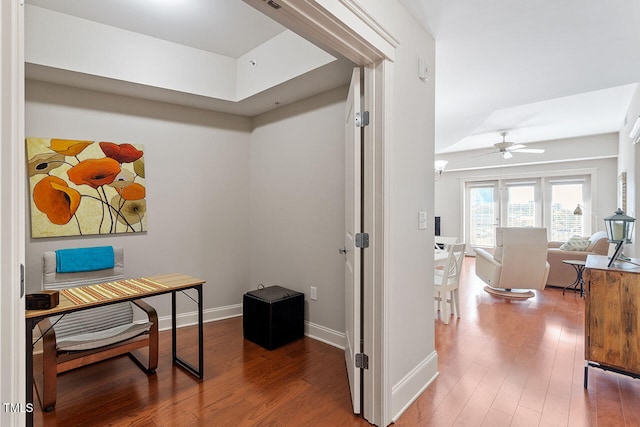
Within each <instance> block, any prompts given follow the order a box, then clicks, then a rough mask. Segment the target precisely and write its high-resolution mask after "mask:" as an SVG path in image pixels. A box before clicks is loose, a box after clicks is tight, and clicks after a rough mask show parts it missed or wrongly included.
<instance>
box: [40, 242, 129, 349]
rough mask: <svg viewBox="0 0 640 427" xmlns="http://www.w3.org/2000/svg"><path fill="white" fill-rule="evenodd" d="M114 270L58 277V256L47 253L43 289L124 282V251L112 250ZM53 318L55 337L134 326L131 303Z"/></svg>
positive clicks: (43, 265)
mask: <svg viewBox="0 0 640 427" xmlns="http://www.w3.org/2000/svg"><path fill="white" fill-rule="evenodd" d="M113 255H114V266H113V268H107V269H103V270H93V271H83V272H78V273H58V272H57V271H56V253H55V252H53V251H52V252H45V253H44V255H43V260H42V286H43V289H55V290H62V289H67V288H73V287H77V286H84V285H94V284H97V283H105V282H112V281H116V280H122V279H124V277H125V276H124V249H123V248H122V247H119V246H114V247H113ZM58 318H59V316H57V317H52V318H51V323H52V324H54V329H55V331H56V336H57V337H58V338H63V337H65V336H71V335H78V334H86V333H94V332H99V331H102V330H104V329H108V328H113V327H117V326H121V325H126V324H130V323H132V322H133V308H132V306H131V303H129V302H125V303H121V304H112V305H108V306H104V307H97V308H92V309H89V310H84V311H80V312H77V313H69V314H66V315H65V316H64V317H62V319H60V320H58V321H57V323H56V320H57V319H58Z"/></svg>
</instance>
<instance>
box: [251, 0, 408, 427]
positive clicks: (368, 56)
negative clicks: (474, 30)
mask: <svg viewBox="0 0 640 427" xmlns="http://www.w3.org/2000/svg"><path fill="white" fill-rule="evenodd" d="M244 1H245V2H246V3H247V4H249V5H251V6H252V7H254V8H256V9H258V10H260V11H261V12H263V13H264V14H265V15H267V16H269V17H271V18H272V19H274V20H275V21H277V22H279V23H280V24H282V25H284V26H285V27H287V28H288V29H290V30H292V31H294V32H296V33H298V34H299V35H301V36H302V37H304V38H306V39H308V40H310V41H311V42H312V43H314V44H316V45H317V46H318V47H320V48H322V49H324V50H326V51H328V52H329V53H335V54H338V55H341V56H343V57H345V58H347V59H349V60H350V61H352V62H353V63H354V64H355V65H356V66H361V67H363V68H364V88H365V89H364V93H365V95H364V109H365V111H369V126H367V127H365V136H364V138H365V144H366V149H365V153H364V157H363V180H364V191H363V204H362V209H363V211H364V218H363V228H364V230H365V232H367V233H369V248H368V249H367V250H365V251H364V254H363V262H364V269H363V278H364V288H363V293H364V298H363V303H362V310H363V318H362V319H363V320H362V322H363V339H364V352H365V354H367V355H368V356H369V369H366V370H364V371H363V375H362V377H363V381H364V387H363V400H362V403H363V408H362V409H363V412H362V415H363V416H364V418H365V419H366V420H367V421H369V422H370V423H372V424H375V425H388V424H389V423H390V422H391V421H392V420H391V418H390V413H391V408H390V404H391V386H390V384H389V382H388V381H387V377H388V373H389V372H390V369H389V357H388V355H389V353H390V349H389V348H388V339H387V337H388V336H389V335H388V328H389V324H390V322H389V316H390V312H391V311H390V301H389V298H386V297H385V296H386V294H387V292H386V289H385V284H386V283H389V279H388V274H389V267H388V262H389V258H388V256H387V254H389V252H390V250H389V241H388V239H387V238H385V237H386V236H388V235H389V221H388V218H389V212H390V204H389V201H388V197H387V194H389V188H390V183H389V175H388V172H387V171H388V170H389V158H390V155H389V145H388V141H389V140H390V137H389V135H390V131H391V129H390V124H389V122H388V120H387V117H390V115H391V112H392V111H391V99H392V92H391V89H392V87H393V84H392V81H393V61H394V59H395V50H396V48H397V47H398V45H399V41H398V40H397V39H396V38H395V37H394V36H393V35H392V34H391V33H390V32H389V31H388V30H387V29H386V28H385V27H384V26H383V25H382V24H380V22H379V21H378V20H377V19H376V18H375V17H374V16H372V15H371V14H369V13H368V11H366V10H365V9H364V8H362V7H361V6H360V4H359V2H357V1H355V0H340V1H336V0H304V1H300V0H278V1H277V3H278V4H279V5H280V6H281V7H280V8H279V9H274V8H273V7H272V6H270V5H268V3H267V2H265V1H263V0H244Z"/></svg>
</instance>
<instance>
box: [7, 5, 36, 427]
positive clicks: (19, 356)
mask: <svg viewBox="0 0 640 427" xmlns="http://www.w3.org/2000/svg"><path fill="white" fill-rule="evenodd" d="M0 20H1V22H2V36H1V37H2V39H1V43H0V54H1V55H2V74H1V75H0V95H1V96H0V102H1V103H2V104H1V106H0V112H1V114H0V120H1V122H2V126H1V139H0V197H1V199H2V204H1V205H0V236H1V237H0V283H1V286H0V301H1V303H2V304H1V305H0V325H2V326H1V327H0V342H2V343H3V345H4V344H6V343H10V344H11V345H10V347H9V348H10V349H11V351H3V352H2V354H0V398H1V400H2V402H3V404H5V403H11V404H12V405H14V407H13V408H12V409H11V410H6V409H5V408H4V407H3V408H2V410H0V424H2V425H11V426H18V425H22V424H24V422H25V414H26V412H27V411H29V410H30V408H29V406H28V405H27V403H28V402H25V401H24V396H25V390H26V386H27V384H26V380H25V365H26V358H25V356H24V355H25V351H26V344H25V340H24V336H25V322H24V299H23V298H22V296H23V288H21V265H22V266H23V265H24V262H25V261H24V259H25V238H26V237H25V236H26V233H25V209H26V205H25V194H26V184H25V179H24V177H25V176H26V174H25V168H26V166H25V159H24V157H25V154H24V2H23V1H22V0H20V1H2V4H1V5H0ZM14 408H15V409H14ZM31 409H32V407H31Z"/></svg>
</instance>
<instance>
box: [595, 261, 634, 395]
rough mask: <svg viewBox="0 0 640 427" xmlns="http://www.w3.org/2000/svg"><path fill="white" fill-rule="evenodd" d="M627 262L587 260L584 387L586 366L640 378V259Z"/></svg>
mask: <svg viewBox="0 0 640 427" xmlns="http://www.w3.org/2000/svg"><path fill="white" fill-rule="evenodd" d="M631 261H632V263H629V262H621V261H617V262H616V263H615V264H614V265H613V266H611V268H608V267H607V263H608V262H609V259H608V257H606V256H601V255H589V256H588V257H587V264H586V268H585V271H584V273H585V284H586V293H585V298H586V300H585V331H584V332H585V335H584V337H585V348H584V353H585V356H584V357H585V359H586V364H585V368H584V387H585V388H587V381H588V373H589V367H590V366H591V367H597V368H601V369H604V370H607V371H613V372H617V373H619V374H624V375H629V376H632V377H634V378H640V265H635V264H640V259H632V260H631ZM633 263H635V264H633Z"/></svg>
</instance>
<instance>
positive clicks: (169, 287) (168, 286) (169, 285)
mask: <svg viewBox="0 0 640 427" xmlns="http://www.w3.org/2000/svg"><path fill="white" fill-rule="evenodd" d="M147 279H150V280H152V281H154V282H157V283H159V284H161V285H163V286H164V287H162V288H159V289H154V290H141V291H140V292H137V293H135V294H134V295H124V296H118V297H110V298H108V299H103V300H99V301H93V302H73V301H71V300H70V299H68V298H67V297H66V296H65V295H64V294H62V293H60V304H58V306H57V307H54V308H52V309H50V310H26V311H25V321H26V328H25V335H26V337H25V339H26V348H27V352H26V353H27V354H26V389H27V390H26V402H27V403H33V328H35V327H36V325H37V324H38V322H40V321H41V320H43V319H46V318H47V317H51V316H56V315H64V314H67V313H72V312H74V311H81V310H87V309H89V308H94V307H101V306H105V305H110V304H115V303H119V302H123V301H133V300H136V299H141V298H147V297H152V296H156V295H163V294H168V293H170V294H171V337H172V340H171V344H172V347H173V349H172V357H173V363H175V364H176V365H178V366H180V367H182V368H184V369H186V370H187V371H189V372H190V373H192V374H193V375H195V376H196V377H198V378H199V379H202V378H204V351H203V348H204V347H203V336H204V334H203V317H202V285H203V284H204V283H205V282H204V280H201V279H196V278H195V277H191V276H187V275H184V274H179V273H170V274H163V275H159V276H152V277H148V278H147ZM134 280H136V279H134ZM186 289H195V290H196V291H197V293H198V300H197V301H196V302H197V304H198V367H197V368H196V367H194V366H192V365H191V364H189V363H188V362H186V361H185V360H183V359H182V358H180V357H179V356H178V354H177V346H176V328H177V325H176V292H178V291H184V290H186ZM27 425H28V426H32V425H33V413H32V412H31V413H27Z"/></svg>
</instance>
